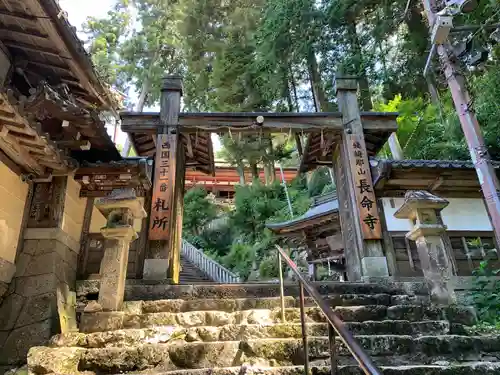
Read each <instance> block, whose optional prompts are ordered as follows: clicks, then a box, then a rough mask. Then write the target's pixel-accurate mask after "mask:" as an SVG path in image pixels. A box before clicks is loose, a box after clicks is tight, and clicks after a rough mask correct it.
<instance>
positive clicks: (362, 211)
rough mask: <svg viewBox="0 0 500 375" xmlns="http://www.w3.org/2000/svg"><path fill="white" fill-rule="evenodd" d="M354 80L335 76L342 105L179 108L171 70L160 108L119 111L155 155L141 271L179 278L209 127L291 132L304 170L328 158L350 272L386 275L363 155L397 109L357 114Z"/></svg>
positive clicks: (209, 167) (383, 136)
mask: <svg viewBox="0 0 500 375" xmlns="http://www.w3.org/2000/svg"><path fill="white" fill-rule="evenodd" d="M357 87H358V85H357V81H356V79H354V78H353V77H338V78H337V79H336V90H337V99H338V105H339V107H340V110H341V111H340V112H317V113H187V112H181V111H180V104H181V97H182V82H181V79H180V78H179V77H172V76H171V77H167V78H165V79H164V82H163V87H162V95H161V109H160V113H130V112H127V113H122V114H121V119H122V130H123V131H124V132H127V133H128V134H129V137H130V138H131V140H132V144H133V145H134V147H135V148H136V151H137V152H138V154H139V155H140V156H149V157H152V156H153V155H155V165H154V175H153V189H152V196H151V201H150V206H149V207H148V208H149V212H150V215H149V221H148V224H147V230H146V229H144V228H143V232H147V241H146V242H147V243H148V244H149V246H147V250H145V251H144V257H145V259H144V275H143V277H144V278H145V279H165V278H167V277H168V278H169V279H171V280H172V282H174V283H178V281H179V272H180V250H181V241H182V213H183V194H184V182H185V172H186V168H196V169H199V170H202V171H204V172H206V173H209V174H213V173H214V162H213V151H212V144H211V138H210V134H211V133H224V132H229V131H230V132H232V133H236V132H245V133H248V132H253V133H258V134H262V133H270V132H271V133H272V132H275V133H277V132H284V131H286V132H293V133H294V135H295V137H296V139H297V140H298V149H299V152H300V153H301V156H302V162H301V167H300V169H301V170H302V171H303V170H307V169H308V168H311V167H316V166H318V165H330V166H332V165H333V167H334V170H335V178H336V185H337V190H338V196H339V203H340V210H339V211H340V218H341V227H342V232H343V236H342V237H343V242H344V249H346V261H347V273H348V277H349V279H350V280H352V281H354V280H361V279H362V278H363V277H371V276H382V277H384V276H388V275H389V272H388V268H387V261H386V258H385V255H384V250H383V247H382V228H381V220H380V213H379V210H378V207H377V199H376V197H375V193H374V188H373V181H372V177H371V172H370V164H369V156H374V155H375V154H376V153H377V152H378V151H379V150H380V148H381V147H382V146H383V145H384V143H385V142H386V141H387V139H388V138H389V136H390V135H391V134H392V133H393V132H395V131H396V130H397V124H396V117H397V114H395V113H377V112H365V113H360V111H359V107H358V102H357ZM304 136H307V140H306V142H305V144H302V140H301V138H303V137H304ZM302 150H303V151H302Z"/></svg>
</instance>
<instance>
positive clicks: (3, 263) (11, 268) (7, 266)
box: [0, 257, 16, 284]
mask: <svg viewBox="0 0 500 375" xmlns="http://www.w3.org/2000/svg"><path fill="white" fill-rule="evenodd" d="M15 273H16V266H15V264H14V263H11V262H9V261H8V260H6V259H3V258H2V257H0V282H4V283H7V284H8V283H10V281H11V280H12V277H14V274H15Z"/></svg>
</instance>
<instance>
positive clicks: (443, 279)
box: [394, 190, 456, 305]
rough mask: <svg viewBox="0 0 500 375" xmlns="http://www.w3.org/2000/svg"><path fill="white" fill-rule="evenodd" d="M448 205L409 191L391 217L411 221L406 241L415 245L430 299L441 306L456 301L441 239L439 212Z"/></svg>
mask: <svg viewBox="0 0 500 375" xmlns="http://www.w3.org/2000/svg"><path fill="white" fill-rule="evenodd" d="M448 204H449V202H448V201H447V200H446V199H443V198H440V197H437V196H435V195H433V194H431V193H429V192H427V191H423V190H419V191H408V192H407V193H406V194H405V201H404V203H403V205H402V206H401V207H400V208H399V209H398V210H397V211H396V213H395V214H394V216H395V217H396V218H398V219H408V220H410V224H411V227H412V229H411V230H410V231H409V232H408V233H407V234H406V238H408V239H410V240H412V241H415V242H416V245H417V250H418V256H419V258H420V263H421V265H422V271H423V274H424V277H425V279H426V280H427V283H428V285H429V289H430V293H431V300H432V301H433V302H435V303H437V304H442V305H448V304H452V303H455V302H456V297H455V292H454V289H453V285H452V276H453V270H452V263H451V261H450V259H449V256H448V254H449V252H448V251H447V250H446V245H445V243H444V241H443V239H442V236H441V235H442V234H443V233H444V232H446V225H444V224H443V221H442V220H441V211H442V210H443V208H445V207H446V206H448Z"/></svg>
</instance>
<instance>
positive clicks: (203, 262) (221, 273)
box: [181, 240, 241, 284]
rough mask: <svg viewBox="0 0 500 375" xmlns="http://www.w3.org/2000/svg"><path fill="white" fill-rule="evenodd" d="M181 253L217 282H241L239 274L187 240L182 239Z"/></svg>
mask: <svg viewBox="0 0 500 375" xmlns="http://www.w3.org/2000/svg"><path fill="white" fill-rule="evenodd" d="M181 254H182V256H183V257H184V258H186V259H187V260H188V261H190V262H191V263H193V264H194V265H195V266H196V267H198V268H199V269H200V270H201V271H203V272H204V273H205V274H206V275H207V276H208V277H209V278H210V279H212V280H213V281H215V282H217V283H221V284H238V283H240V282H241V280H240V278H239V277H238V276H237V275H235V274H234V273H232V272H231V271H229V270H228V269H227V268H225V267H223V266H221V265H220V264H219V263H217V262H216V261H215V260H213V259H211V258H209V257H208V256H206V255H205V254H204V253H203V251H201V250H200V249H197V248H196V247H194V246H193V245H191V244H190V243H189V242H187V241H186V240H182V250H181Z"/></svg>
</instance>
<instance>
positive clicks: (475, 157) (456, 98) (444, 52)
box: [423, 0, 500, 246]
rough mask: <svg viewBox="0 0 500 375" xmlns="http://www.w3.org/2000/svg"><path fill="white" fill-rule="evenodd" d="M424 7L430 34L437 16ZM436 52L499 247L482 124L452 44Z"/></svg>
mask: <svg viewBox="0 0 500 375" xmlns="http://www.w3.org/2000/svg"><path fill="white" fill-rule="evenodd" d="M423 5H424V9H425V12H426V14H427V19H428V20H429V25H430V30H432V28H433V26H434V21H435V20H436V14H435V13H434V9H435V0H423ZM433 48H434V47H433ZM436 49H437V54H438V56H439V59H440V61H441V64H442V65H443V68H444V74H445V77H446V80H447V82H448V86H449V88H450V91H451V95H452V97H453V102H454V103H455V109H456V111H457V113H458V117H459V119H460V124H461V125H462V130H463V132H464V135H465V140H466V142H467V146H468V148H469V153H470V156H471V159H472V162H473V163H474V167H475V169H476V173H477V177H478V179H479V183H480V185H481V190H482V192H483V195H484V200H485V202H486V207H487V209H488V213H489V215H490V218H491V224H492V226H493V230H494V232H495V238H496V241H497V244H498V245H499V246H500V197H499V194H500V184H499V183H498V178H497V176H496V173H495V169H494V168H493V165H492V163H491V159H490V156H489V153H488V149H487V148H486V145H485V142H484V138H483V134H482V132H481V129H480V127H479V122H478V121H477V117H476V115H475V113H474V110H473V108H472V106H471V99H470V96H469V93H468V91H467V87H466V85H465V77H464V76H463V75H462V74H461V73H460V69H458V66H457V64H456V62H455V61H456V59H455V57H454V56H453V52H452V51H453V50H452V47H451V44H450V43H449V42H448V40H446V42H445V43H443V44H438V45H436Z"/></svg>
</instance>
